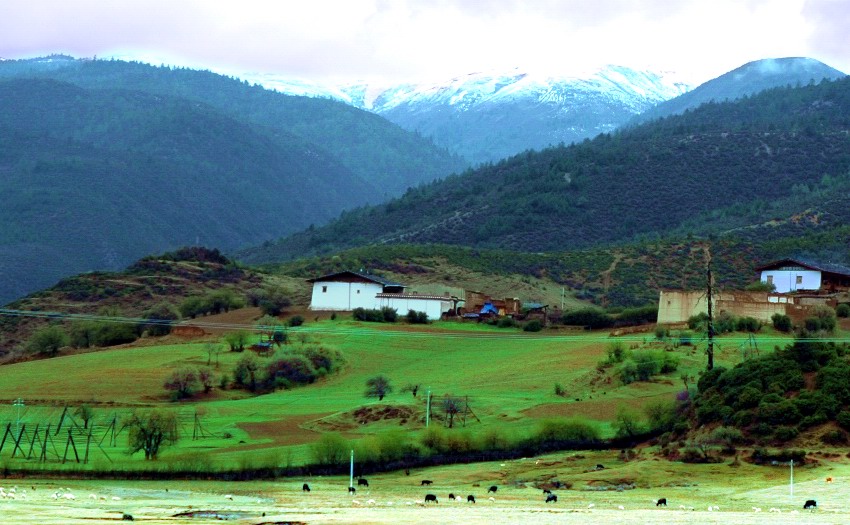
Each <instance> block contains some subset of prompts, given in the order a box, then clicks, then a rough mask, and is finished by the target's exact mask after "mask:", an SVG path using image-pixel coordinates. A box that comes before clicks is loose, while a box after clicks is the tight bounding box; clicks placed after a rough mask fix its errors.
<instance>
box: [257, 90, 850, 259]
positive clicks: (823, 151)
mask: <svg viewBox="0 0 850 525" xmlns="http://www.w3.org/2000/svg"><path fill="white" fill-rule="evenodd" d="M849 128H850V79H847V78H845V79H842V80H838V81H834V82H824V83H822V84H820V85H812V86H806V87H801V88H776V89H773V90H769V91H765V92H763V93H761V94H759V95H757V96H753V97H751V98H748V99H745V100H740V101H737V102H734V103H733V102H726V103H718V104H707V105H704V106H702V107H700V108H699V109H697V110H695V111H692V112H689V113H687V114H685V115H682V116H676V117H670V118H667V119H663V120H660V121H656V122H652V123H649V124H645V125H642V126H639V127H636V128H633V129H629V130H625V131H623V132H620V133H616V134H613V135H600V136H598V137H597V138H595V139H594V140H588V141H585V142H584V143H582V144H576V145H572V146H565V147H558V148H552V149H547V150H544V151H541V152H538V153H535V152H528V153H525V154H522V155H518V156H516V157H513V158H511V159H507V160H505V161H502V162H500V163H498V164H493V165H488V166H485V167H482V168H480V169H477V170H475V171H467V172H465V173H463V174H461V175H456V176H452V177H449V178H447V179H445V180H442V181H439V182H435V183H432V184H429V185H426V186H423V187H419V188H416V189H412V190H410V191H408V192H407V193H406V194H405V195H404V196H403V197H400V198H398V199H395V200H392V201H390V202H388V203H386V204H382V205H379V206H374V207H366V208H362V209H358V210H354V211H350V212H346V213H344V214H343V215H342V216H341V217H340V218H338V219H337V220H335V221H333V222H332V223H330V224H329V225H327V226H324V227H321V228H315V229H310V230H308V231H304V232H301V233H298V234H295V235H293V236H290V237H288V238H285V239H282V240H279V241H277V242H274V243H265V244H264V245H262V246H259V247H256V248H253V249H250V250H246V251H244V252H242V253H241V254H240V257H241V258H242V259H243V260H245V261H248V262H268V261H280V260H286V259H291V258H296V257H303V256H308V255H315V254H326V253H332V252H334V251H338V250H341V249H345V248H349V247H354V246H363V245H374V244H387V243H390V244H392V243H415V244H425V243H440V244H457V245H464V246H472V247H477V248H499V249H509V250H513V251H531V252H539V251H564V250H574V249H579V248H585V247H591V246H600V245H610V244H612V243H623V242H629V241H632V240H635V239H642V238H644V239H646V238H650V239H651V238H656V237H658V236H665V235H669V234H673V235H677V236H678V235H681V236H687V235H688V234H698V235H708V234H714V235H720V234H724V233H725V232H728V231H729V230H740V229H741V228H748V227H753V226H755V227H758V226H759V225H764V224H767V223H770V222H778V223H782V224H793V225H795V226H796V225H797V224H798V223H799V221H796V220H794V217H798V216H800V215H801V214H802V215H809V216H816V217H820V218H821V219H823V220H822V221H819V220H814V221H812V222H811V223H810V224H809V226H811V227H812V228H814V229H818V228H821V229H828V228H832V227H840V226H841V225H843V224H845V223H846V219H847V211H846V210H847V208H848V207H847V205H846V204H847V200H848V195H850V193H848V189H850V153H848V151H850V148H848V146H850V139H849V138H848V129H849ZM792 230H794V228H776V233H775V234H774V235H780V236H781V235H782V234H783V232H791V231H792ZM797 231H799V230H797ZM846 256H847V254H846V253H843V254H842V257H846Z"/></svg>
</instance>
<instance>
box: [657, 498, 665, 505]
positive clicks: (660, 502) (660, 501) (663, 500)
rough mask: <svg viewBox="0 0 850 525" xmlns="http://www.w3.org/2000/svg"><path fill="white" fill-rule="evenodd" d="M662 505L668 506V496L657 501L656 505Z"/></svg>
mask: <svg viewBox="0 0 850 525" xmlns="http://www.w3.org/2000/svg"><path fill="white" fill-rule="evenodd" d="M661 505H664V506H665V507H666V506H667V498H661V499H659V500H658V501H656V502H655V506H656V507H660V506H661Z"/></svg>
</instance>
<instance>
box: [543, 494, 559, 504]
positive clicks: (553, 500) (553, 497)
mask: <svg viewBox="0 0 850 525" xmlns="http://www.w3.org/2000/svg"><path fill="white" fill-rule="evenodd" d="M550 502H551V503H558V496H556V495H554V494H549V495H548V496H546V503H550Z"/></svg>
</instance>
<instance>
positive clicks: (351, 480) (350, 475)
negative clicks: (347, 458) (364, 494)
mask: <svg viewBox="0 0 850 525" xmlns="http://www.w3.org/2000/svg"><path fill="white" fill-rule="evenodd" d="M348 488H354V449H351V468H350V469H349V472H348Z"/></svg>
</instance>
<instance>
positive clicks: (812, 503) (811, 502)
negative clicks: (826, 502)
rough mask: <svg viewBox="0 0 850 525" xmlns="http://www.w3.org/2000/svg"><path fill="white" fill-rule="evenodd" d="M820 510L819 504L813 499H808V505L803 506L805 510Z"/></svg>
mask: <svg viewBox="0 0 850 525" xmlns="http://www.w3.org/2000/svg"><path fill="white" fill-rule="evenodd" d="M816 508H818V502H817V501H815V500H813V499H807V500H806V504H805V505H803V509H816Z"/></svg>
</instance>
